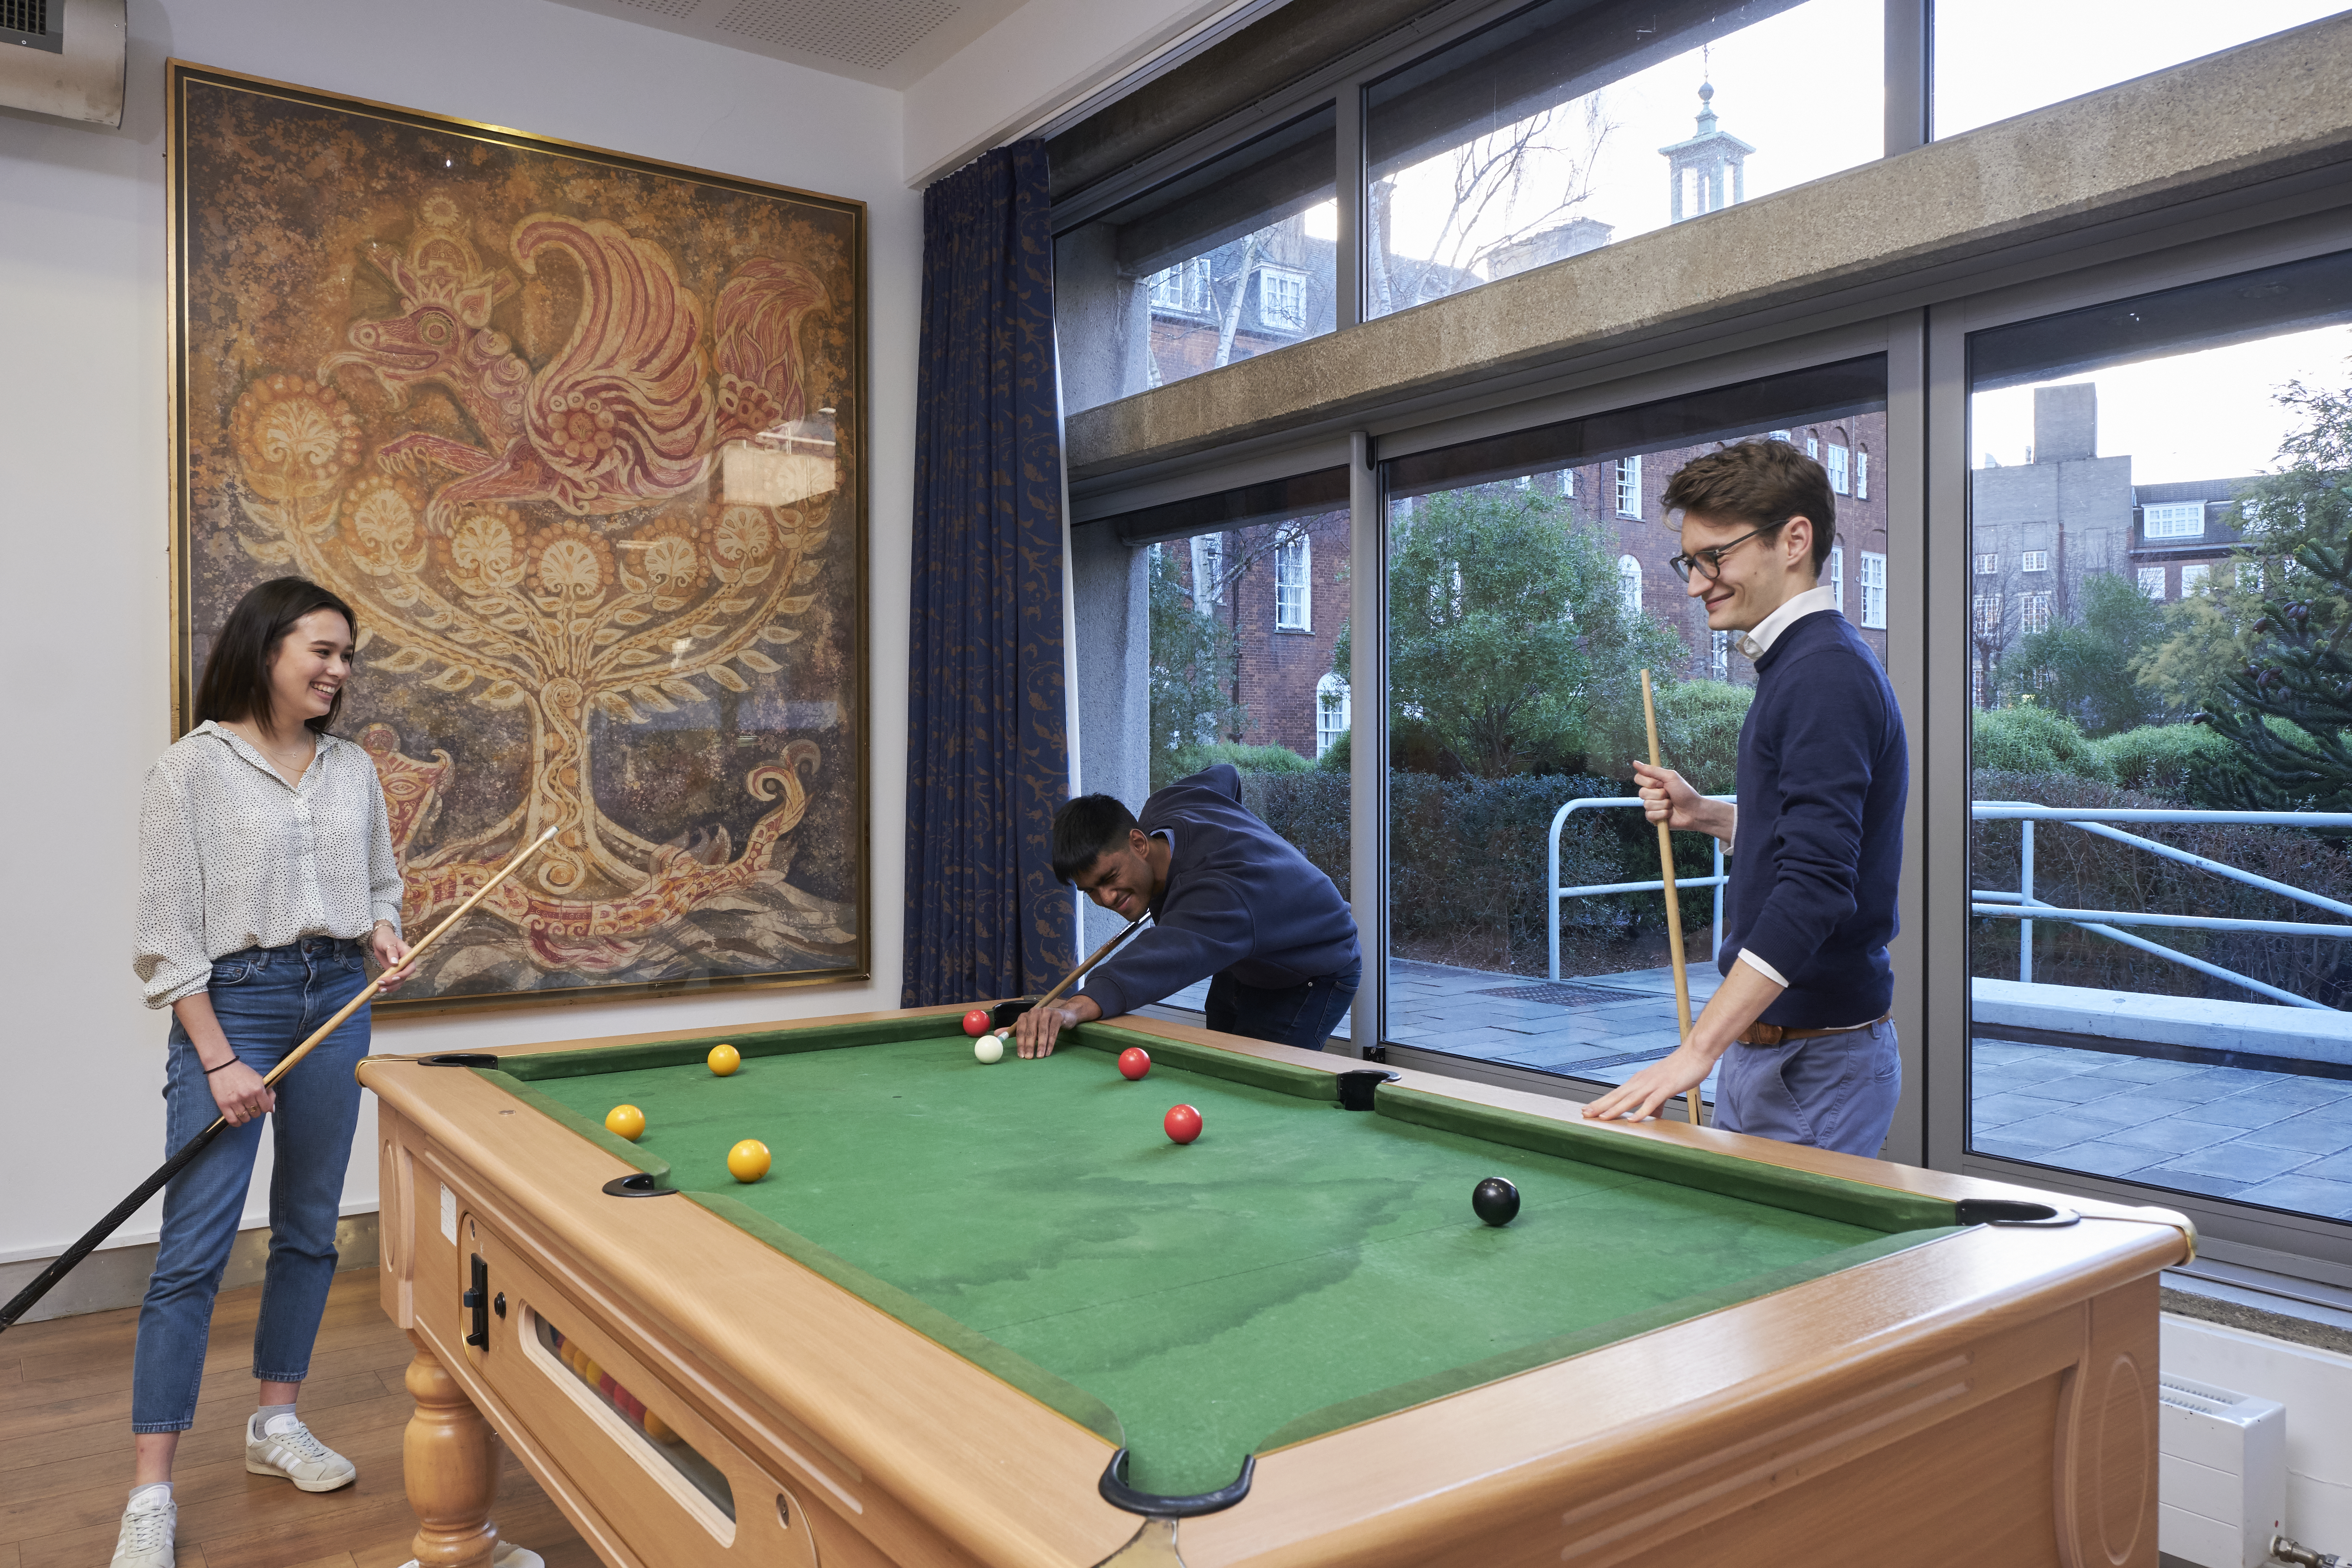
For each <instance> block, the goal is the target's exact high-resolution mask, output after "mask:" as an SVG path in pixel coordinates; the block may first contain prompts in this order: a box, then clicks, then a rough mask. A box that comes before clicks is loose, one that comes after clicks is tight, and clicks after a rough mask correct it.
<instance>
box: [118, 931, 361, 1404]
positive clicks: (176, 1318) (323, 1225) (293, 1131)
mask: <svg viewBox="0 0 2352 1568" xmlns="http://www.w3.org/2000/svg"><path fill="white" fill-rule="evenodd" d="M365 984H367V954H366V950H365V949H364V948H363V947H362V945H361V944H360V943H358V942H343V941H340V940H338V939H336V938H334V937H326V936H310V937H304V938H303V939H302V940H300V941H299V942H289V943H288V944H287V945H285V946H284V947H249V948H247V949H246V950H245V951H244V952H232V953H230V954H229V955H228V956H227V957H226V958H221V959H216V960H215V961H214V963H213V974H212V980H211V982H210V984H209V985H208V986H207V989H208V990H209V991H210V992H211V994H212V1002H213V1013H214V1015H215V1016H217V1017H218V1018H219V1019H220V1023H221V1032H222V1033H223V1034H226V1036H227V1037H228V1043H229V1045H230V1046H231V1047H234V1048H235V1049H236V1055H237V1059H238V1060H239V1061H242V1062H243V1063H245V1065H246V1066H247V1067H249V1068H252V1069H253V1070H254V1071H256V1072H258V1073H264V1074H266V1073H268V1071H269V1069H270V1068H273V1067H276V1066H277V1065H278V1062H279V1061H280V1060H281V1059H283V1058H285V1057H286V1055H287V1054H288V1053H289V1052H290V1051H292V1050H293V1048H294V1047H296V1046H299V1045H300V1044H301V1043H302V1042H303V1040H305V1039H306V1038H308V1037H309V1036H310V1031H311V1030H313V1029H315V1028H317V1027H318V1026H320V1025H321V1024H323V1023H325V1022H326V1021H327V1020H328V1019H329V1018H331V1017H332V1016H334V1013H335V1010H336V1009H337V1008H339V1007H341V1005H343V1004H344V1003H346V1002H348V1001H350V1000H351V999H352V997H353V996H355V995H357V994H359V990H360V987H362V985H365ZM367 1047H368V1009H367V1008H365V1007H362V1008H361V1009H360V1010H359V1011H358V1012H356V1013H354V1014H352V1016H350V1017H349V1018H346V1019H345V1020H343V1023H342V1025H341V1027H339V1028H338V1029H336V1031H335V1032H334V1033H333V1034H331V1035H330V1036H328V1037H326V1038H325V1039H323V1040H321V1041H320V1042H319V1047H318V1049H316V1050H314V1051H312V1052H311V1053H310V1055H309V1056H307V1057H304V1058H302V1060H301V1063H300V1065H299V1066H297V1067H296V1068H294V1070H293V1071H292V1072H289V1073H288V1074H287V1075H286V1076H285V1077H284V1078H282V1079H278V1109H277V1110H274V1111H272V1112H270V1114H269V1115H268V1118H266V1120H267V1121H268V1123H269V1127H270V1131H272V1132H273V1133H275V1134H276V1152H277V1158H276V1160H275V1162H274V1163H273V1164H272V1167H271V1170H270V1174H269V1269H268V1274H267V1275H265V1276H264V1277H263V1281H262V1286H261V1321H259V1322H258V1323H257V1324H256V1325H255V1327H254V1331H253V1375H254V1376H255V1377H257V1378H258V1379H260V1380H261V1381H263V1382H265V1383H299V1382H301V1381H302V1379H303V1376H304V1374H306V1373H308V1372H309V1371H310V1342H311V1341H313V1340H315V1339H316V1338H318V1334H319V1318H320V1314H321V1313H322V1312H324V1311H325V1310H326V1306H327V1287H328V1286H329V1285H331V1284H332V1283H333V1282H334V1278H335V1221H336V1219H337V1218H338V1217H339V1211H340V1210H341V1206H342V1197H343V1173H344V1172H345V1171H346V1170H347V1169H349V1167H350V1165H351V1158H352V1127H353V1125H354V1124H355V1123H356V1122H357V1121H358V1119H359V1112H360V1086H359V1080H358V1079H355V1078H353V1077H352V1068H355V1067H356V1066H358V1065H359V1059H360V1058H362V1057H363V1056H365V1055H367ZM170 1049H171V1062H170V1065H169V1067H168V1068H167V1069H166V1072H165V1077H164V1083H163V1104H164V1137H163V1146H164V1152H165V1153H166V1154H167V1155H168V1154H170V1153H172V1152H175V1151H177V1150H178V1149H179V1147H180V1146H181V1145H182V1144H184V1143H185V1142H187V1141H188V1140H189V1139H191V1138H194V1136H195V1135H196V1134H197V1133H199V1132H202V1131H204V1130H205V1128H207V1127H209V1126H211V1125H212V1124H213V1122H214V1121H215V1120H217V1119H218V1118H219V1116H220V1108H219V1107H218V1106H216V1105H215V1104H214V1103H213V1094H212V1089H211V1087H210V1086H209V1085H207V1084H206V1083H205V1069H204V1064H203V1063H202V1062H200V1061H198V1060H197V1059H196V1047H195V1046H194V1043H192V1042H191V1041H190V1040H189V1038H188V1034H187V1031H186V1030H185V1029H183V1028H182V1027H180V1024H179V1020H178V1019H176V1018H175V1019H173V1022H172V1037H171V1047H170ZM264 1120H265V1118H262V1117H258V1116H257V1117H255V1118H253V1119H252V1120H251V1121H247V1123H246V1124H245V1125H244V1126H242V1127H228V1128H224V1129H222V1131H221V1134H220V1136H219V1137H217V1138H215V1139H214V1140H213V1142H212V1146H211V1147H210V1148H208V1149H206V1150H205V1152H203V1153H202V1154H199V1155H197V1156H196V1158H195V1161H194V1163H192V1164H190V1165H189V1166H188V1168H187V1169H186V1170H184V1171H182V1172H181V1173H179V1174H178V1175H177V1176H175V1177H173V1180H172V1183H171V1184H170V1185H169V1186H167V1187H165V1188H164V1189H163V1244H162V1245H161V1246H160V1247H157V1249H156V1253H155V1273H154V1275H153V1277H152V1279H149V1280H148V1282H147V1300H146V1301H145V1303H144V1304H142V1306H141V1307H140V1309H139V1349H138V1351H137V1352H135V1354H134V1355H133V1357H132V1360H131V1430H132V1431H134V1432H184V1431H186V1430H187V1428H188V1427H189V1426H190V1425H191V1424H192V1423H193V1422H194V1420H195V1416H196V1392H197V1388H198V1385H199V1384H201V1383H202V1382H203V1379H204V1372H205V1337H206V1335H207V1334H208V1332H209V1331H210V1330H211V1327H212V1318H213V1297H214V1296H215V1293H217V1292H218V1291H219V1289H220V1282H221V1271H222V1270H223V1269H225V1268H227V1267H228V1253H229V1247H230V1246H231V1245H232V1244H233V1243H234V1242H235V1241H236V1227H237V1222H238V1220H239V1219H241V1218H243V1217H244V1215H245V1195H246V1190H247V1188H248V1187H249V1186H250V1185H251V1184H252V1181H253V1159H254V1155H255V1154H256V1153H257V1152H259V1151H260V1148H261V1124H262V1122H263V1121H264Z"/></svg>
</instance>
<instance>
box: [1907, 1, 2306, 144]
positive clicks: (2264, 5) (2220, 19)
mask: <svg viewBox="0 0 2352 1568" xmlns="http://www.w3.org/2000/svg"><path fill="white" fill-rule="evenodd" d="M2341 9H2343V7H2341V6H2339V5H2336V4H2335V0H2240V3H2239V4H2235V5H2211V4H2209V3H2208V0H2154V3H2151V0H2067V3H2066V4H2064V5H2049V4H2046V3H2045V0H1936V3H1935V5H1934V7H1933V10H1934V16H1935V35H1936V42H1935V48H1934V51H1933V58H1934V59H1935V76H1936V80H1935V91H1934V95H1933V102H1934V104H1935V117H1936V134H1937V136H1957V135H1958V134H1959V133H1960V132H1963V131H1971V130H1974V129H1975V128H1976V127H1978V126H1979V125H1990V124H1991V123H1992V122H1993V121H1996V120H2006V119H2008V118H2009V117H2010V116H2011V115H2013V114H2023V113H2025V112H2027V111H2028V110H2035V109H2040V108H2042V106H2043V105H2044V104H2051V103H2057V102H2059V101H2061V100H2064V99H2069V98H2074V97H2078V96H2080V95H2081V94H2083V93H2086V92H2095V91H2096V90H2097V89H2100V88H2103V87H2112V86H2114V85H2115V84H2116V82H2119V81H2128V80H2129V79H2132V78H2133V77H2136V76H2145V75H2147V73H2148V72H2150V71H2158V70H2162V69H2164V68H2167V67H2168V66H2177V65H2179V64H2180V63H2181V62H2182V61H2184V60H2193V59H2195V58H2197V57H2198V56H2200V55H2209V54H2211V53H2213V52H2214V51H2216V50H2218V49H2226V48H2230V47H2232V46H2234V45H2238V44H2243V43H2249V42H2251V41H2252V40H2253V39H2255V38H2259V37H2263V36H2265V35H2267V34H2271V33H2275V32H2278V31H2281V30H2282V29H2284V28H2287V27H2294V26H2301V25H2302V24H2304V23H2305V22H2314V21H2317V20H2318V19H2319V18H2320V17H2322V16H2334V15H2335V14H2336V12H2337V11H2339V10H2341Z"/></svg>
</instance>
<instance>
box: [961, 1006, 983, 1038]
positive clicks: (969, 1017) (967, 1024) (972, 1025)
mask: <svg viewBox="0 0 2352 1568" xmlns="http://www.w3.org/2000/svg"><path fill="white" fill-rule="evenodd" d="M963 1032H964V1033H965V1034H967V1035H984V1034H986V1033H988V1009H987V1008H985V1007H974V1008H973V1009H972V1010H971V1012H969V1013H966V1014H965V1015H964V1016H963Z"/></svg>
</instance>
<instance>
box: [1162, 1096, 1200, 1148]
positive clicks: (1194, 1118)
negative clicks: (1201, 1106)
mask: <svg viewBox="0 0 2352 1568" xmlns="http://www.w3.org/2000/svg"><path fill="white" fill-rule="evenodd" d="M1160 1126H1162V1127H1164V1128H1166V1129H1167V1130H1168V1136H1169V1137H1170V1138H1171V1139H1172V1140H1174V1141H1175V1142H1179V1143H1190V1142H1192V1140H1193V1139H1195V1138H1198V1137H1199V1136H1200V1135H1201V1113H1200V1112H1199V1111H1197V1110H1193V1109H1192V1107H1191V1106H1189V1105H1180V1106H1177V1107H1175V1108H1174V1109H1173V1110H1170V1111H1169V1112H1168V1116H1167V1119H1166V1120H1165V1121H1161V1122H1160Z"/></svg>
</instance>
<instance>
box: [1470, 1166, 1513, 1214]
mask: <svg viewBox="0 0 2352 1568" xmlns="http://www.w3.org/2000/svg"><path fill="white" fill-rule="evenodd" d="M1470 1208H1471V1212H1472V1213H1474V1214H1475V1215H1477V1216H1478V1217H1479V1218H1480V1219H1483V1220H1485V1221H1486V1223H1487V1224H1488V1225H1508V1224H1510V1223H1511V1221H1512V1220H1513V1219H1514V1218H1516V1217H1517V1215H1518V1212H1519V1189H1518V1188H1517V1187H1515V1186H1513V1185H1511V1184H1510V1183H1508V1182H1507V1181H1505V1180H1503V1178H1502V1177H1500V1176H1489V1177H1487V1178H1486V1180H1485V1181H1483V1182H1481V1183H1479V1184H1478V1185H1477V1186H1476V1187H1475V1189H1474V1190H1473V1191H1472V1192H1471V1194H1470Z"/></svg>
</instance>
